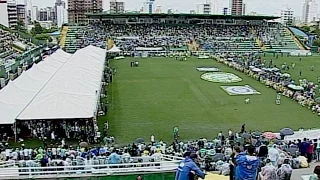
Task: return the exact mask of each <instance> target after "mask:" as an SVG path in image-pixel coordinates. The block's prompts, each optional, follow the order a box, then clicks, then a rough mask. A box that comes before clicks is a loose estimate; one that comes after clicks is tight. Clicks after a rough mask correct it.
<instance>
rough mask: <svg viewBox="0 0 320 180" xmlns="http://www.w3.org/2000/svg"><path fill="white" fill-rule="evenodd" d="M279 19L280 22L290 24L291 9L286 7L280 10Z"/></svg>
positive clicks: (291, 20) (291, 18)
mask: <svg viewBox="0 0 320 180" xmlns="http://www.w3.org/2000/svg"><path fill="white" fill-rule="evenodd" d="M280 17H281V20H280V22H281V23H282V24H284V25H292V23H293V10H292V9H291V8H289V7H287V8H286V9H284V10H281V15H280Z"/></svg>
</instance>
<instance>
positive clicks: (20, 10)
mask: <svg viewBox="0 0 320 180" xmlns="http://www.w3.org/2000/svg"><path fill="white" fill-rule="evenodd" d="M17 16H18V20H21V21H23V22H24V23H25V24H26V23H27V9H26V5H25V4H17Z"/></svg>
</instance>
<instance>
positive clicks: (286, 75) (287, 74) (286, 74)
mask: <svg viewBox="0 0 320 180" xmlns="http://www.w3.org/2000/svg"><path fill="white" fill-rule="evenodd" d="M281 76H282V77H287V78H289V77H291V75H290V74H289V73H284V74H282V75H281Z"/></svg>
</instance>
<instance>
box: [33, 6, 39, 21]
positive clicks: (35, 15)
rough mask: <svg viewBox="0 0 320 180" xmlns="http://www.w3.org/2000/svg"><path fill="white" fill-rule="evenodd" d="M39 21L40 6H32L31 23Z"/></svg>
mask: <svg viewBox="0 0 320 180" xmlns="http://www.w3.org/2000/svg"><path fill="white" fill-rule="evenodd" d="M38 20H39V10H38V6H32V9H31V21H32V22H34V21H38Z"/></svg>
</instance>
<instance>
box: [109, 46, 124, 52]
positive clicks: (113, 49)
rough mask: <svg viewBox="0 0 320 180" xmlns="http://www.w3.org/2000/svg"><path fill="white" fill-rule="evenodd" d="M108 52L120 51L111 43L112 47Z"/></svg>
mask: <svg viewBox="0 0 320 180" xmlns="http://www.w3.org/2000/svg"><path fill="white" fill-rule="evenodd" d="M108 52H110V53H119V52H121V50H120V49H119V48H118V47H117V46H116V45H113V47H112V48H111V49H109V50H108Z"/></svg>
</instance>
